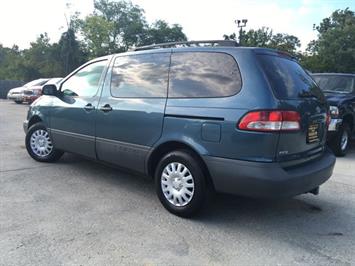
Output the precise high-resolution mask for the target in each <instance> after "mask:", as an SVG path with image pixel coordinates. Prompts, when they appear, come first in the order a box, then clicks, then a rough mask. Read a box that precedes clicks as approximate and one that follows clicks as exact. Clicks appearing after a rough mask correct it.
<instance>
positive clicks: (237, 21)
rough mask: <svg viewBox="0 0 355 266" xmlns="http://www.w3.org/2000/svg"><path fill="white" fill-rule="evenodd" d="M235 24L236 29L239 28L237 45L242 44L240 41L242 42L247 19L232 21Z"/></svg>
mask: <svg viewBox="0 0 355 266" xmlns="http://www.w3.org/2000/svg"><path fill="white" fill-rule="evenodd" d="M234 22H235V24H237V26H238V28H240V30H239V44H242V40H243V28H244V27H246V26H247V22H248V20H247V19H242V20H240V19H237V20H235V21H234Z"/></svg>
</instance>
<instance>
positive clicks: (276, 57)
mask: <svg viewBox="0 0 355 266" xmlns="http://www.w3.org/2000/svg"><path fill="white" fill-rule="evenodd" d="M257 57H258V61H259V63H260V65H261V68H262V70H263V72H264V74H265V78H266V80H267V81H268V82H269V86H270V88H271V90H272V92H273V93H274V96H275V97H276V98H277V99H278V105H279V106H278V108H277V109H280V110H289V111H296V112H298V113H299V115H300V129H299V130H295V131H291V132H283V131H281V132H280V133H279V134H280V136H279V143H278V147H277V152H276V159H277V161H280V162H285V163H284V165H285V166H287V165H290V166H291V165H292V164H295V163H298V162H306V161H309V160H311V159H314V158H316V157H318V156H320V155H321V154H322V152H323V151H324V147H325V141H326V133H327V125H326V124H327V110H328V105H327V103H326V100H325V97H324V95H323V93H322V92H321V90H320V89H319V87H318V86H317V84H316V83H315V82H314V81H313V79H312V78H311V76H310V75H309V74H308V73H307V72H306V71H305V70H304V69H303V68H302V67H301V66H300V65H299V64H298V63H297V62H296V61H295V60H294V59H292V58H291V57H290V56H288V55H286V54H283V53H277V52H272V53H263V52H259V53H257Z"/></svg>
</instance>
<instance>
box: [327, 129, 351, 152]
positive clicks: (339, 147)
mask: <svg viewBox="0 0 355 266" xmlns="http://www.w3.org/2000/svg"><path fill="white" fill-rule="evenodd" d="M349 140H350V127H349V125H347V124H343V125H341V126H340V127H339V130H338V132H337V134H336V136H335V138H334V139H333V140H332V141H331V142H330V147H331V148H332V150H333V152H334V153H335V155H336V156H341V157H342V156H345V155H346V152H347V150H348V146H349Z"/></svg>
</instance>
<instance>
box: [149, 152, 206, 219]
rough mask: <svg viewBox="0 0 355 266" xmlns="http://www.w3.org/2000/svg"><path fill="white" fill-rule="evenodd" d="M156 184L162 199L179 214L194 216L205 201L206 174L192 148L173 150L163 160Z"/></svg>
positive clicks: (162, 201) (170, 208)
mask: <svg viewBox="0 0 355 266" xmlns="http://www.w3.org/2000/svg"><path fill="white" fill-rule="evenodd" d="M155 185H156V192H157V195H158V198H159V200H160V202H161V203H162V204H163V206H164V207H165V208H166V209H167V210H168V211H169V212H171V213H173V214H175V215H178V216H181V217H189V216H192V215H193V214H195V213H196V212H198V211H199V210H200V209H201V208H202V206H203V204H204V203H205V199H206V193H207V189H206V181H205V177H204V175H203V171H202V169H201V165H200V164H199V162H198V160H197V159H196V158H195V156H193V155H192V154H190V153H189V152H188V151H183V150H181V151H173V152H170V153H168V154H166V155H165V156H164V157H163V158H162V159H161V160H160V162H159V164H158V167H157V170H156V173H155Z"/></svg>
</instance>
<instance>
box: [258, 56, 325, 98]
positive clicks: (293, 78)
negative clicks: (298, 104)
mask: <svg viewBox="0 0 355 266" xmlns="http://www.w3.org/2000/svg"><path fill="white" fill-rule="evenodd" d="M257 57H258V60H259V62H260V64H261V67H262V69H263V71H264V73H265V75H266V77H267V80H268V81H269V83H270V86H271V88H272V90H273V91H274V93H275V95H276V97H277V98H279V99H281V100H284V99H298V98H300V97H302V95H307V93H309V95H313V96H315V97H317V98H318V99H322V100H324V96H323V94H322V92H321V90H320V89H319V87H318V85H317V84H316V83H315V82H314V80H313V79H312V77H311V76H310V75H309V74H308V73H307V72H306V71H305V70H304V69H303V68H302V67H301V66H300V65H299V64H298V63H297V62H296V61H294V60H292V59H289V58H286V57H281V56H277V55H265V54H259V55H257Z"/></svg>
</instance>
